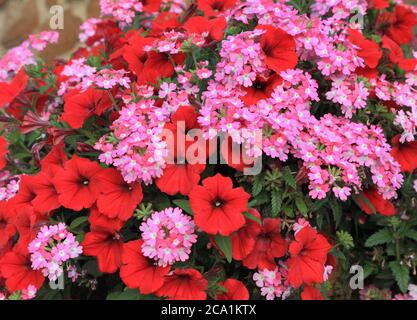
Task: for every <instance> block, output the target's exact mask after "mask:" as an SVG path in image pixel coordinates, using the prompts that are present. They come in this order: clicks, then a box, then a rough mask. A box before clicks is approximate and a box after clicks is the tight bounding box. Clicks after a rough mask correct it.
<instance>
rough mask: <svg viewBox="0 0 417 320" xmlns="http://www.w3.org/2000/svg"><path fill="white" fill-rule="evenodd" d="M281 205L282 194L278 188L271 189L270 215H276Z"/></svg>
mask: <svg viewBox="0 0 417 320" xmlns="http://www.w3.org/2000/svg"><path fill="white" fill-rule="evenodd" d="M281 206H282V195H281V192H280V191H279V190H275V189H274V190H272V191H271V209H272V215H274V216H277V215H279V212H280V211H281Z"/></svg>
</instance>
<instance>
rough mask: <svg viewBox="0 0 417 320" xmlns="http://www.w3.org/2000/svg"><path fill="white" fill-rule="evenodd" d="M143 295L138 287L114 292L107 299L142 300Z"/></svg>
mask: <svg viewBox="0 0 417 320" xmlns="http://www.w3.org/2000/svg"><path fill="white" fill-rule="evenodd" d="M142 299H143V296H142V295H141V294H140V293H139V290H138V289H126V290H125V291H122V292H112V293H110V294H109V295H108V296H107V299H106V300H142Z"/></svg>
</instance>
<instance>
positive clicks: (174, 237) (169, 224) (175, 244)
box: [140, 208, 197, 267]
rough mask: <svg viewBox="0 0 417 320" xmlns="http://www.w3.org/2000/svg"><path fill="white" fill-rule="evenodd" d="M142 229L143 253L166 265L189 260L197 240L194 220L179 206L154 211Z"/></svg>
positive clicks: (161, 264)
mask: <svg viewBox="0 0 417 320" xmlns="http://www.w3.org/2000/svg"><path fill="white" fill-rule="evenodd" d="M140 230H141V231H142V239H143V241H144V242H143V245H142V252H143V254H144V255H145V256H146V257H149V258H150V259H154V260H157V261H158V264H159V265H160V266H164V267H165V266H167V265H172V264H173V263H175V262H178V261H182V262H184V261H187V260H188V258H189V255H190V253H191V247H192V245H193V244H194V243H196V242H197V235H196V234H195V233H194V232H195V225H194V222H193V220H192V219H191V218H190V217H189V216H187V215H185V214H183V213H182V210H181V209H179V208H167V209H165V210H163V211H161V212H154V213H153V214H152V216H151V217H150V218H148V219H147V220H146V221H145V222H143V223H142V225H141V226H140Z"/></svg>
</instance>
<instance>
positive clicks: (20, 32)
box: [0, 0, 100, 61]
mask: <svg viewBox="0 0 417 320" xmlns="http://www.w3.org/2000/svg"><path fill="white" fill-rule="evenodd" d="M54 5H61V6H62V7H63V8H64V29H63V30H55V31H58V32H59V33H60V37H59V43H58V44H57V45H49V46H48V47H47V49H46V50H45V51H44V52H43V53H42V54H41V56H42V57H43V58H44V59H45V60H46V61H51V60H52V59H53V58H54V57H57V56H66V54H68V53H70V52H71V51H72V50H73V49H74V48H75V47H76V46H77V44H78V32H79V27H80V25H81V23H82V22H83V21H85V20H86V19H87V18H90V17H98V16H99V14H100V10H99V0H0V56H2V55H3V54H4V53H5V52H6V51H7V50H8V49H9V48H11V47H14V46H16V45H19V44H20V43H21V42H22V41H24V40H25V39H26V38H27V37H28V35H30V34H31V33H36V32H39V31H42V30H50V27H49V21H50V18H51V14H50V11H49V10H50V8H51V7H52V6H54Z"/></svg>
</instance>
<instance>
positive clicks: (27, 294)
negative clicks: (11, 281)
mask: <svg viewBox="0 0 417 320" xmlns="http://www.w3.org/2000/svg"><path fill="white" fill-rule="evenodd" d="M37 292H38V290H37V289H36V287H35V286H34V285H31V284H30V285H29V286H28V287H27V288H26V289H23V290H22V291H21V295H20V298H21V299H22V300H32V299H35V297H36V293H37ZM3 300H7V296H6V294H4V293H2V292H0V301H3Z"/></svg>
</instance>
